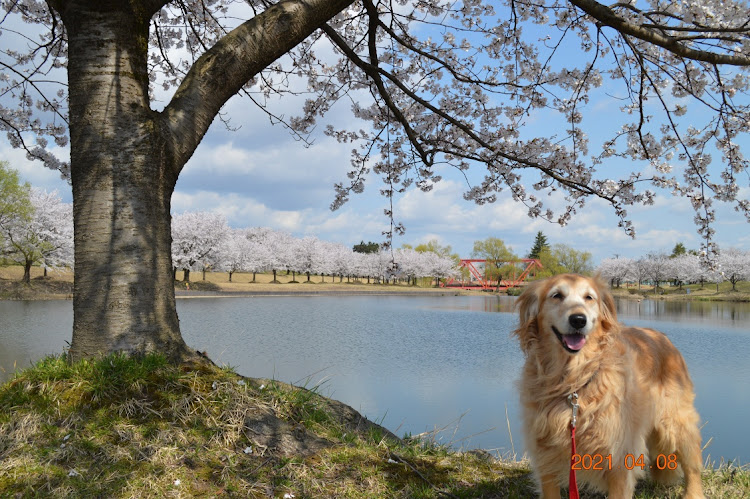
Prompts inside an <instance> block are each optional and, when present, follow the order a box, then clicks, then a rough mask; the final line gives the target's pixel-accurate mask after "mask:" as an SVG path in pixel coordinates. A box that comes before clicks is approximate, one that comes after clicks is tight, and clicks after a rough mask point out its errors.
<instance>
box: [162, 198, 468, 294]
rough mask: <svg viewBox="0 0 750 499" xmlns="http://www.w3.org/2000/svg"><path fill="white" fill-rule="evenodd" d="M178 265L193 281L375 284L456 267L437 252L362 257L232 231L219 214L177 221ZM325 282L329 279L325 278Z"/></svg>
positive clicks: (283, 236) (262, 233) (280, 235)
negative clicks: (247, 275) (206, 275)
mask: <svg viewBox="0 0 750 499" xmlns="http://www.w3.org/2000/svg"><path fill="white" fill-rule="evenodd" d="M172 262H173V266H174V269H173V270H174V272H175V273H176V272H177V270H182V271H184V277H183V279H184V280H185V281H189V280H190V272H191V271H204V272H205V271H207V270H213V271H220V272H227V273H228V274H229V276H228V278H229V281H230V282H231V280H232V275H233V274H234V273H235V272H252V273H253V281H254V280H255V278H256V274H257V273H258V272H269V271H270V272H273V280H274V282H278V280H277V279H276V277H277V276H276V273H277V272H278V271H288V272H292V273H293V274H292V279H293V280H295V279H296V274H297V273H299V274H304V275H306V281H307V282H312V281H311V275H320V276H325V275H329V276H338V277H339V280H340V281H342V280H343V278H344V277H347V279H348V280H350V279H351V277H355V278H357V277H361V278H367V282H370V279H371V278H372V279H374V280H375V281H376V282H381V280H389V279H406V280H407V281H409V282H416V279H417V278H420V277H433V278H435V279H437V280H440V279H444V278H447V277H451V276H453V275H455V274H456V273H457V272H458V271H457V268H456V262H455V261H454V260H453V259H452V258H449V257H442V256H440V255H438V254H436V253H433V252H429V251H428V252H421V253H420V252H417V251H415V250H413V249H398V250H394V251H393V252H391V251H383V250H381V251H379V252H377V253H357V252H355V251H353V250H352V249H351V248H349V247H347V246H344V245H342V244H339V243H333V242H328V241H321V240H320V239H318V238H316V237H314V236H307V237H303V238H296V237H293V236H292V235H290V234H289V233H286V232H282V231H275V230H272V229H269V228H266V227H255V228H239V229H234V228H230V227H229V226H228V225H227V222H226V219H225V218H224V217H223V216H222V215H219V214H215V213H196V212H186V213H182V214H179V215H175V216H173V218H172ZM323 279H324V278H323Z"/></svg>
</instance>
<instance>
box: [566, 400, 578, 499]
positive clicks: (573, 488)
mask: <svg viewBox="0 0 750 499" xmlns="http://www.w3.org/2000/svg"><path fill="white" fill-rule="evenodd" d="M568 403H569V404H570V406H571V407H572V408H573V417H572V418H571V420H570V448H571V453H570V454H571V455H570V477H569V479H568V493H569V494H570V496H569V497H570V499H580V496H579V495H578V483H577V482H576V470H575V469H573V463H574V462H575V454H576V418H577V416H578V393H576V392H573V393H571V394H570V395H568Z"/></svg>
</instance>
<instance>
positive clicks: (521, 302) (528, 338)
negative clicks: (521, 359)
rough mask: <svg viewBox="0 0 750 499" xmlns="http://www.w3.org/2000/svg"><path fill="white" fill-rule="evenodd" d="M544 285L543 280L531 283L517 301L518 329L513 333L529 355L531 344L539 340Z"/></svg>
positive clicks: (522, 348)
mask: <svg viewBox="0 0 750 499" xmlns="http://www.w3.org/2000/svg"><path fill="white" fill-rule="evenodd" d="M543 283H544V281H543V280H540V281H533V282H531V283H529V284H528V285H527V286H526V289H524V291H523V293H521V296H519V297H518V300H517V301H516V307H518V329H516V330H515V331H513V334H515V335H516V336H518V340H519V341H520V343H521V350H523V352H524V353H528V351H529V348H530V347H531V344H532V343H533V342H535V341H536V338H537V333H538V329H537V320H536V317H537V315H538V314H539V302H540V293H541V290H542V284H543Z"/></svg>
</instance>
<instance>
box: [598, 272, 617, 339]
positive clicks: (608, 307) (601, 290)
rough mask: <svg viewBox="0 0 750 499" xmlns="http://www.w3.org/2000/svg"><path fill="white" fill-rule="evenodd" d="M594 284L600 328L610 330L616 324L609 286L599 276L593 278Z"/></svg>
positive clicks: (614, 308)
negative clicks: (600, 321) (597, 296)
mask: <svg viewBox="0 0 750 499" xmlns="http://www.w3.org/2000/svg"><path fill="white" fill-rule="evenodd" d="M594 282H595V283H596V292H597V294H598V295H599V308H600V313H601V320H602V326H603V327H604V329H612V328H613V327H614V326H615V325H616V324H617V306H616V305H615V299H614V298H613V297H612V293H610V291H609V286H608V285H607V283H606V282H605V281H604V279H602V277H601V276H600V275H598V274H597V275H596V276H595V277H594Z"/></svg>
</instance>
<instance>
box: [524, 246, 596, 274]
mask: <svg viewBox="0 0 750 499" xmlns="http://www.w3.org/2000/svg"><path fill="white" fill-rule="evenodd" d="M539 260H540V261H541V263H542V269H541V270H540V271H539V272H537V277H549V276H553V275H558V274H565V273H573V274H583V275H588V274H591V273H592V272H593V270H594V267H593V263H592V257H591V253H589V252H588V251H578V250H576V249H575V248H573V247H571V246H568V245H567V244H555V245H553V246H552V247H551V248H550V247H547V248H543V249H542V251H540V253H539Z"/></svg>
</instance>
